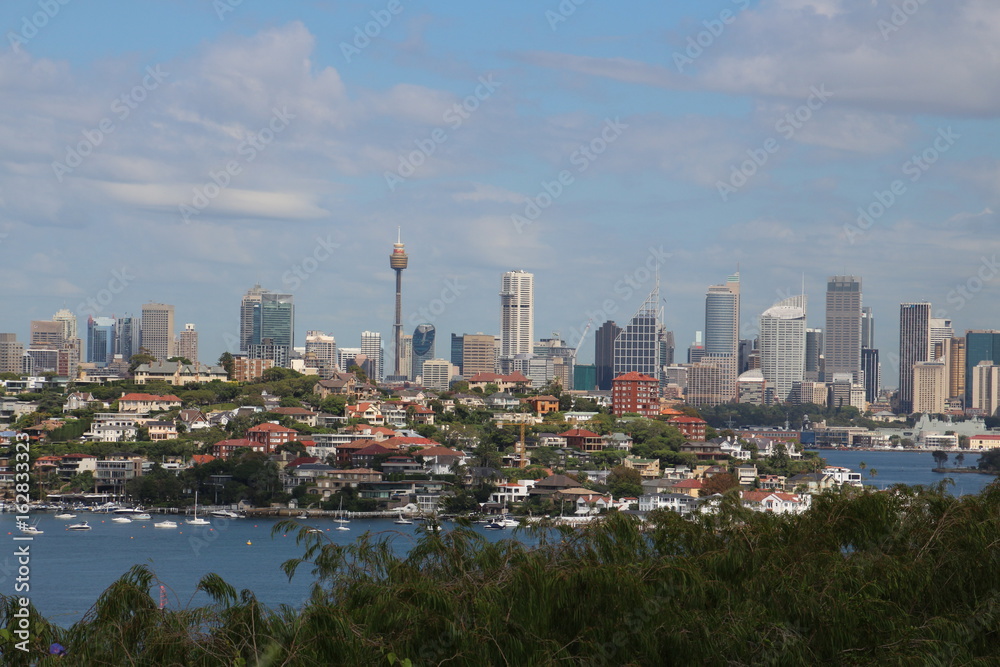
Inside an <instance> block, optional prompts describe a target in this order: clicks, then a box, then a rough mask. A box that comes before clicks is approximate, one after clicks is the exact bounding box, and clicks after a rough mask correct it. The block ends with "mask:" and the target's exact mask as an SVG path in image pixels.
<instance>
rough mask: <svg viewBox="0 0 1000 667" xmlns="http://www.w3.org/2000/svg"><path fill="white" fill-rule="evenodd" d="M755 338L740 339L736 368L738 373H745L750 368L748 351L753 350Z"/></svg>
mask: <svg viewBox="0 0 1000 667" xmlns="http://www.w3.org/2000/svg"><path fill="white" fill-rule="evenodd" d="M755 344H756V340H752V339H750V338H741V339H740V359H739V367H738V370H739V372H740V373H746V372H747V371H748V370H750V353H751V352H753V350H754V345H755Z"/></svg>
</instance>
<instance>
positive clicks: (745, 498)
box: [740, 491, 812, 514]
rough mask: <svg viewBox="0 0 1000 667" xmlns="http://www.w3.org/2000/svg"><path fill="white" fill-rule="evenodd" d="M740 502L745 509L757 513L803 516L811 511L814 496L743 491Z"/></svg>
mask: <svg viewBox="0 0 1000 667" xmlns="http://www.w3.org/2000/svg"><path fill="white" fill-rule="evenodd" d="M740 500H741V501H742V502H743V506H744V507H746V508H749V509H752V510H755V511H757V512H773V513H775V514H802V513H803V512H805V511H806V510H807V509H809V505H810V504H811V502H812V496H810V495H809V494H797V493H782V492H780V491H741V492H740Z"/></svg>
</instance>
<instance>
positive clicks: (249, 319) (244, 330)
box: [240, 283, 268, 352]
mask: <svg viewBox="0 0 1000 667" xmlns="http://www.w3.org/2000/svg"><path fill="white" fill-rule="evenodd" d="M267 291H268V290H266V289H264V288H263V287H261V286H260V284H259V283H258V284H256V285H254V286H253V287H251V288H250V289H249V290H247V293H246V294H244V295H243V298H242V299H240V352H246V351H247V350H249V349H250V344H251V343H253V342H254V338H253V317H254V307H255V306H257V305H259V304H260V299H261V295H262V294H264V292H267Z"/></svg>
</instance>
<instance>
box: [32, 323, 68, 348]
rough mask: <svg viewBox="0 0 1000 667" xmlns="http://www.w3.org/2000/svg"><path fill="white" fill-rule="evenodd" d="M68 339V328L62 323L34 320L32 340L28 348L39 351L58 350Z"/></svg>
mask: <svg viewBox="0 0 1000 667" xmlns="http://www.w3.org/2000/svg"><path fill="white" fill-rule="evenodd" d="M66 340H68V339H67V338H66V327H65V325H64V324H63V323H62V322H55V321H53V320H32V321H31V338H30V339H29V343H28V347H30V348H32V349H38V350H56V349H58V348H59V347H60V346H62V344H63V343H64V342H66Z"/></svg>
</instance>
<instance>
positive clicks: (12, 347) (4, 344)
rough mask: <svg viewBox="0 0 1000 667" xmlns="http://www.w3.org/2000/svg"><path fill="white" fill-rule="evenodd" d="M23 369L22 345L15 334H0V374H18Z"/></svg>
mask: <svg viewBox="0 0 1000 667" xmlns="http://www.w3.org/2000/svg"><path fill="white" fill-rule="evenodd" d="M23 368H24V343H19V342H18V340H17V334H12V333H0V373H20V372H21V371H22V369H23Z"/></svg>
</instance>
